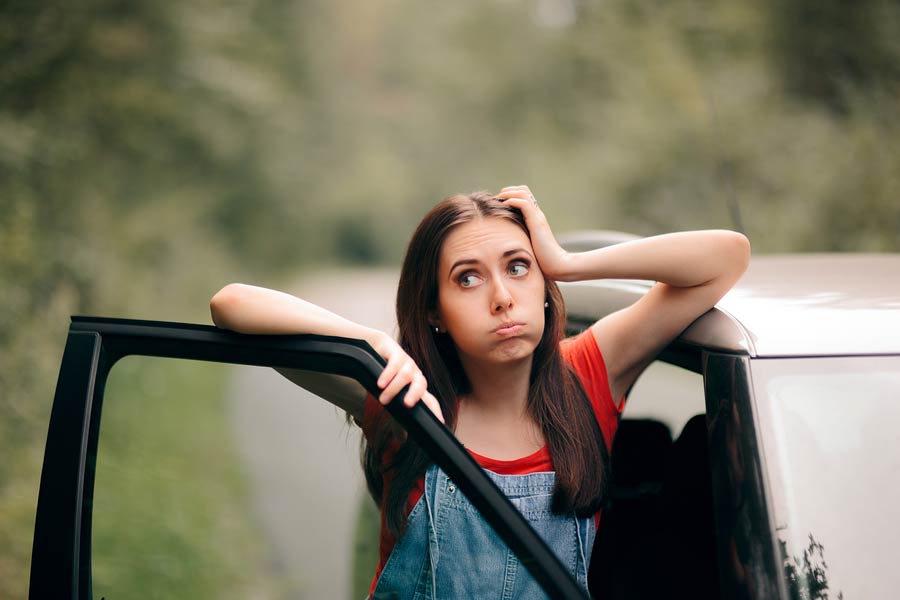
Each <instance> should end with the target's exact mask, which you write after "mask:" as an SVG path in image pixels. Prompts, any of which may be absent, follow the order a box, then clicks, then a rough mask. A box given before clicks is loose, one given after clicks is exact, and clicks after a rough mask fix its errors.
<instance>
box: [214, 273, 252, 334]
mask: <svg viewBox="0 0 900 600" xmlns="http://www.w3.org/2000/svg"><path fill="white" fill-rule="evenodd" d="M244 288H245V286H244V285H243V284H241V283H229V284H228V285H226V286H225V287H223V288H222V289H221V290H219V291H218V292H216V294H215V295H214V296H213V297H212V298H211V299H210V301H209V313H210V316H212V321H213V323H214V324H215V325H216V327H219V328H222V329H234V315H235V313H236V312H237V311H238V309H239V306H240V303H241V298H242V296H243V292H244Z"/></svg>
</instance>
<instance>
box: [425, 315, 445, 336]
mask: <svg viewBox="0 0 900 600" xmlns="http://www.w3.org/2000/svg"><path fill="white" fill-rule="evenodd" d="M428 326H429V327H431V328H432V329H434V328H435V327H437V328H438V331H440V332H441V333H445V332H446V331H447V328H446V327H444V322H443V321H442V320H441V318H440V316H438V314H437V313H436V312H429V313H428Z"/></svg>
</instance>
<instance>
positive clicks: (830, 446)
mask: <svg viewBox="0 0 900 600" xmlns="http://www.w3.org/2000/svg"><path fill="white" fill-rule="evenodd" d="M630 237H631V236H627V235H614V236H610V235H609V234H608V233H598V232H586V233H584V232H583V233H581V234H579V235H577V236H570V237H569V238H568V241H567V242H566V244H567V247H569V248H571V249H586V248H591V247H599V246H602V245H605V244H607V243H616V242H620V241H624V240H626V239H630ZM898 274H900V256H896V255H834V254H832V255H785V256H770V257H754V258H753V260H752V261H751V265H750V268H749V270H748V272H747V274H746V275H745V276H744V278H743V279H742V280H741V281H740V282H739V283H738V285H737V286H736V287H735V288H734V289H733V290H732V291H731V292H729V294H728V295H727V296H726V297H725V298H723V299H722V301H721V302H720V303H719V304H718V305H717V307H716V308H714V309H713V310H711V311H709V312H708V313H706V314H705V315H703V316H702V317H700V318H699V319H697V321H695V322H694V323H693V324H692V325H691V326H690V327H688V328H687V329H686V330H685V331H684V332H683V333H682V334H681V335H680V336H679V337H678V338H677V339H676V340H674V341H673V342H672V343H671V344H670V345H669V346H668V347H667V348H666V349H665V350H664V351H663V352H662V353H661V354H660V355H659V357H658V359H657V360H656V361H655V363H654V364H653V365H651V366H650V367H648V369H647V370H646V372H645V373H644V374H643V375H642V376H641V378H640V379H639V380H638V382H637V383H636V384H635V386H633V388H632V389H631V390H629V393H628V395H627V396H628V399H627V408H626V410H625V413H624V415H623V417H622V419H621V422H620V424H619V430H618V433H617V436H616V440H615V442H614V446H613V451H612V473H613V474H612V482H611V494H610V496H611V499H610V504H609V506H608V507H607V508H606V509H605V510H604V515H603V518H602V519H601V522H600V528H601V531H600V532H599V533H598V536H597V542H596V544H595V548H594V554H593V558H592V561H591V569H590V574H589V582H590V590H591V593H592V595H594V596H595V597H602V598H648V597H652V598H655V597H672V596H675V597H682V596H683V597H691V598H753V599H760V600H762V599H770V598H780V599H785V600H793V599H795V598H829V597H836V598H840V597H846V598H848V599H849V598H874V597H887V596H889V594H890V593H891V592H892V590H894V589H895V588H896V586H897V585H898V584H900V579H898V576H897V575H896V574H895V572H894V571H893V569H891V566H892V565H891V563H892V559H893V558H895V557H896V555H897V551H896V550H893V549H892V548H891V546H890V545H889V543H890V541H892V540H894V539H897V537H898V535H897V534H898V533H900V525H898V520H897V519H895V518H894V517H896V516H900V515H898V514H897V513H898V509H897V507H898V506H900V485H898V484H897V483H896V482H895V481H893V480H892V478H891V476H892V475H896V474H900V443H898V442H897V441H896V439H895V438H896V436H894V435H892V434H893V429H894V426H895V424H896V423H900V418H898V417H900V278H898V277H897V275H898ZM650 285H651V282H642V281H623V280H603V281H590V282H579V283H570V284H561V287H562V288H563V293H564V295H565V298H566V303H567V307H568V312H569V319H568V324H567V328H568V332H569V333H572V334H574V333H577V332H578V331H581V330H583V329H584V328H585V327H587V326H588V325H590V323H592V322H593V321H594V320H596V319H597V318H600V317H602V316H604V315H606V314H609V313H611V312H613V311H615V310H618V309H620V308H622V307H624V306H626V305H628V304H629V303H631V302H633V301H634V300H636V299H637V298H638V297H640V295H641V294H643V293H645V292H646V291H647V290H648V289H649V288H650ZM128 355H141V356H156V357H165V358H170V359H194V360H204V361H212V362H221V363H232V364H249V365H258V366H269V367H281V368H296V369H304V370H314V371H321V372H326V373H333V374H340V375H345V376H349V377H352V378H354V379H356V380H357V381H358V382H360V384H362V385H363V386H365V387H366V388H367V389H369V390H370V391H374V390H375V381H376V379H377V377H378V374H379V373H380V370H381V368H382V367H383V365H384V361H383V360H382V359H381V358H380V357H379V356H378V355H377V354H376V353H375V352H374V350H372V348H371V347H369V346H368V344H366V343H364V342H361V341H359V340H350V339H344V338H334V337H327V336H313V335H299V336H253V335H243V334H237V333H233V332H228V331H223V330H219V329H216V328H214V327H210V326H205V325H193V324H184V323H169V322H159V321H139V320H129V319H108V318H101V317H73V318H72V322H71V325H70V329H69V334H68V338H67V341H66V347H65V352H64V355H63V360H62V365H61V368H60V374H59V379H58V383H57V388H56V395H55V398H54V402H53V408H52V414H51V419H50V424H49V430H48V435H47V445H46V450H45V455H44V464H43V470H42V474H41V484H40V492H39V498H38V507H37V514H36V519H35V531H34V542H33V552H32V567H31V580H30V597H31V598H36V599H37V598H90V597H92V592H93V590H92V580H91V524H92V516H93V515H92V510H93V502H92V499H93V484H94V475H95V472H94V471H95V467H96V461H97V452H98V439H99V434H100V428H101V423H102V420H101V417H100V414H101V408H102V404H103V391H104V383H105V381H106V379H107V377H108V375H109V373H110V370H111V369H113V368H114V366H115V365H116V363H117V361H118V360H119V359H120V358H122V357H124V356H128ZM388 410H390V411H391V413H392V415H393V416H394V417H395V418H396V419H397V420H398V421H399V422H400V423H401V424H402V425H403V426H404V427H405V428H406V429H407V431H408V432H409V435H410V436H411V437H412V438H413V439H415V440H416V441H417V442H418V443H419V444H421V445H422V446H423V448H425V449H426V451H427V452H428V453H429V454H430V456H431V457H432V458H433V460H434V461H435V462H436V463H437V464H438V465H439V466H441V468H443V469H444V470H445V471H446V472H447V473H448V474H449V475H450V477H451V478H452V479H454V481H456V483H457V485H458V486H459V488H460V489H461V490H462V491H464V492H465V493H466V495H467V496H468V497H469V498H470V500H471V501H472V503H473V504H475V505H476V507H478V509H479V510H480V511H481V512H482V514H483V515H484V517H485V518H486V519H487V520H488V522H490V523H491V524H492V525H493V526H494V528H495V529H496V530H497V532H498V534H499V535H500V536H501V537H502V538H503V539H504V540H505V541H506V542H507V543H508V544H509V545H510V547H511V548H512V549H513V550H514V551H515V552H516V553H517V554H518V556H519V557H520V559H521V560H522V561H523V563H524V564H525V565H526V566H527V567H528V568H529V570H530V571H531V572H532V574H533V575H534V576H535V578H536V579H537V580H538V581H539V582H540V583H541V585H542V586H544V589H545V591H547V593H548V596H550V597H552V598H583V597H584V594H583V593H582V592H581V591H580V589H579V588H578V586H577V584H576V583H575V581H574V579H573V578H572V577H571V576H570V575H569V574H568V572H567V571H566V570H565V568H564V567H563V566H562V565H561V564H560V563H559V561H558V560H557V559H556V557H555V556H554V555H553V554H552V552H550V551H549V549H548V548H547V547H546V545H545V544H544V543H543V542H542V540H541V539H540V538H539V537H538V536H537V534H535V532H534V531H533V530H532V529H531V528H530V526H529V525H528V524H527V523H526V522H525V521H524V520H523V519H522V518H521V515H519V513H518V512H517V511H516V510H515V508H514V507H513V506H512V505H511V504H510V502H509V501H508V500H507V499H506V498H505V497H504V496H503V494H502V493H500V492H499V491H498V490H497V489H496V487H495V486H494V485H493V483H492V482H491V481H490V479H488V478H487V477H486V476H485V475H484V473H483V472H482V471H481V469H480V468H479V467H478V466H477V464H476V463H475V462H474V461H473V460H472V459H471V457H470V456H469V455H468V453H467V452H466V451H465V449H464V448H462V446H461V445H460V444H459V443H458V442H457V441H456V439H455V438H454V437H453V435H452V434H451V433H450V432H449V431H447V430H446V429H445V428H444V427H443V426H442V425H441V424H440V423H439V422H438V421H437V420H436V419H435V418H434V417H433V416H432V415H431V413H430V412H428V411H427V410H426V409H424V408H423V407H422V406H416V407H413V408H412V409H407V408H406V407H404V406H403V405H402V402H393V403H391V404H390V405H389V407H388Z"/></svg>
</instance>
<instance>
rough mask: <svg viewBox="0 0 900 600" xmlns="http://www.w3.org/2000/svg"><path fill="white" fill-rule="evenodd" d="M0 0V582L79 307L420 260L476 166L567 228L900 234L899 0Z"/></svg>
mask: <svg viewBox="0 0 900 600" xmlns="http://www.w3.org/2000/svg"><path fill="white" fill-rule="evenodd" d="M845 4H846V3H843V4H842V3H839V2H835V1H827V2H824V3H823V2H813V1H811V0H786V1H784V2H774V1H773V2H766V3H746V2H738V1H737V0H709V1H707V2H696V1H694V2H690V1H688V0H675V1H673V2H656V1H652V0H615V1H607V2H596V1H585V2H575V1H574V0H530V1H528V2H508V1H504V0H488V1H483V0H478V1H476V0H460V1H458V2H450V3H437V4H436V3H422V2H414V1H412V0H390V1H388V2H380V3H372V4H360V3H353V4H348V3H341V2H297V1H293V0H248V1H245V2H228V3H222V2H214V1H212V0H190V1H186V2H174V1H173V0H160V1H157V2H149V1H147V0H129V1H127V2H126V1H123V0H84V1H83V2H80V3H77V4H71V3H64V2H62V1H61V0H46V1H43V2H37V3H35V2H25V1H23V0H14V1H11V2H6V3H4V4H3V5H2V7H0V56H2V60H0V248H3V252H2V253H0V285H2V286H3V290H4V293H3V294H0V355H2V356H3V357H4V359H3V361H2V362H0V389H2V390H3V395H2V397H0V453H2V454H3V455H4V457H5V460H4V461H3V462H2V463H0V515H3V518H2V519H0V547H3V548H5V549H6V550H5V552H4V553H3V554H2V555H0V596H2V597H19V596H22V595H23V594H24V591H23V590H24V589H25V585H26V584H25V582H24V581H25V575H23V574H27V561H28V556H29V553H30V530H31V527H32V522H33V507H34V503H35V500H36V494H37V480H38V472H39V465H40V458H41V453H42V448H43V441H44V440H43V438H44V435H45V432H46V423H47V419H48V416H49V405H50V398H51V397H52V393H53V382H54V381H55V376H56V369H57V368H58V365H59V358H60V354H61V351H62V343H63V340H64V336H65V329H66V324H67V316H68V315H69V314H73V313H94V314H105V315H112V316H116V315H119V316H130V317H142V318H156V319H174V320H193V321H206V320H207V316H206V310H205V305H206V302H207V300H208V298H209V296H210V294H211V292H213V291H214V290H215V289H217V288H218V287H219V286H221V285H222V284H223V283H225V282H227V281H234V280H241V279H247V278H250V279H251V280H252V281H255V282H259V283H268V284H270V285H277V282H278V281H283V278H285V277H287V276H289V275H292V274H293V273H292V271H293V270H296V269H298V268H303V267H305V266H316V267H318V266H321V264H322V263H328V262H339V261H351V262H363V263H380V262H394V263H396V262H397V261H398V260H399V258H400V256H401V255H402V252H403V250H404V246H405V242H406V240H407V239H408V237H409V234H410V232H411V230H412V228H413V227H414V226H415V224H416V222H417V221H418V219H419V218H420V216H421V215H422V214H423V213H424V212H425V211H426V210H427V209H428V208H429V207H430V206H431V205H433V204H434V202H435V201H436V200H438V199H440V198H442V197H444V196H447V195H449V194H451V193H454V192H457V191H465V190H473V189H488V190H496V189H498V188H499V187H501V186H503V185H506V184H510V183H521V182H525V183H528V184H529V185H531V186H532V189H534V190H535V192H536V194H537V196H538V198H539V199H540V201H541V204H542V206H543V207H544V209H545V211H546V212H547V213H548V216H549V218H550V220H551V223H553V225H554V226H555V227H556V229H558V230H565V229H572V228H585V227H598V228H612V229H627V230H632V231H635V232H638V233H643V234H652V233H658V232H662V231H670V230H675V229H693V228H705V227H732V228H733V227H738V228H742V229H743V230H744V231H745V232H746V233H748V235H749V236H750V238H751V241H752V242H753V245H754V250H755V251H756V252H767V251H797V250H811V251H825V250H840V251H862V250H865V251H875V250H889V251H897V250H898V249H900V236H898V232H900V203H898V202H897V198H898V197H900V132H898V125H897V123H900V119H898V111H900V103H898V102H897V98H898V97H900V74H898V73H900V72H898V65H900V42H898V40H900V7H898V5H897V4H896V3H893V2H889V1H888V0H865V1H864V2H862V3H856V4H854V5H852V6H850V5H846V6H845Z"/></svg>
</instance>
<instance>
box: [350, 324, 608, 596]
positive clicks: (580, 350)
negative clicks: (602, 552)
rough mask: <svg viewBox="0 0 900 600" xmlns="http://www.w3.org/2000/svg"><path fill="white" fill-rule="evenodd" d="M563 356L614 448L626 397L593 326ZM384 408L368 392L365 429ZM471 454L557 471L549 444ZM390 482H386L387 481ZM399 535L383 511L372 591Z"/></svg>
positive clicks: (568, 342) (417, 488) (501, 467)
mask: <svg viewBox="0 0 900 600" xmlns="http://www.w3.org/2000/svg"><path fill="white" fill-rule="evenodd" d="M560 351H561V352H562V356H563V360H565V361H566V362H567V363H568V364H569V365H570V366H571V367H572V368H573V369H574V371H575V374H576V375H577V376H578V380H579V381H580V382H581V386H582V387H583V388H584V391H585V393H586V394H587V397H588V400H589V401H590V403H591V407H592V408H593V409H594V415H595V416H596V417H597V422H598V423H599V424H600V430H601V431H602V432H603V439H604V440H605V441H606V446H607V449H608V450H611V449H612V441H613V436H615V433H616V428H617V426H618V424H619V415H620V414H621V412H622V409H623V408H624V405H625V400H624V398H623V399H622V400H621V401H620V402H619V404H618V405H617V404H616V403H615V402H614V401H613V398H612V392H611V391H610V389H609V379H608V377H607V374H606V364H605V363H604V362H603V355H602V354H601V353H600V348H599V347H598V346H597V340H596V339H595V338H594V334H593V332H591V330H590V329H587V330H585V331H584V332H582V333H581V334H579V335H577V336H574V337H571V338H567V339H565V340H563V341H562V343H561V344H560ZM382 410H384V408H383V407H382V406H381V404H380V403H379V402H378V400H376V399H375V397H374V396H372V395H371V394H369V395H367V396H366V404H365V408H364V413H363V427H362V429H363V433H364V434H365V435H366V437H368V436H369V432H370V431H371V427H372V425H373V424H374V423H375V422H376V419H377V418H378V417H379V415H380V411H382ZM469 454H471V455H472V458H474V459H475V462H477V463H478V464H479V465H480V466H481V467H482V468H484V469H487V470H489V471H493V472H494V473H497V474H498V475H527V474H528V473H540V472H546V471H553V470H554V469H553V462H552V461H551V460H550V452H549V451H548V450H547V446H543V447H542V448H540V449H539V450H537V451H535V452H533V453H532V454H529V455H528V456H523V457H521V458H516V459H514V460H498V459H495V458H489V457H487V456H481V455H480V454H478V453H476V452H472V451H471V450H469ZM387 483H388V482H385V485H387ZM424 490H425V480H424V478H422V479H420V480H419V481H418V482H417V483H416V485H414V486H413V488H412V489H411V490H410V492H409V501H408V503H407V506H406V511H407V514H409V512H410V511H412V508H413V507H414V506H415V505H416V502H418V501H419V498H421V497H422V494H423V493H424ZM599 522H600V513H599V512H598V513H597V514H596V515H595V525H596V524H599ZM396 541H397V540H396V539H394V536H393V535H391V533H390V532H389V531H388V530H387V527H386V526H385V521H384V511H382V512H381V533H380V536H379V543H378V550H379V559H378V567H377V568H376V570H375V578H374V579H373V580H372V586H371V588H370V589H369V594H370V595H372V594H374V593H375V585H376V583H377V582H378V577H379V576H380V575H381V571H382V569H384V565H385V564H386V563H387V559H388V557H389V556H390V555H391V551H392V550H393V549H394V544H396Z"/></svg>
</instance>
